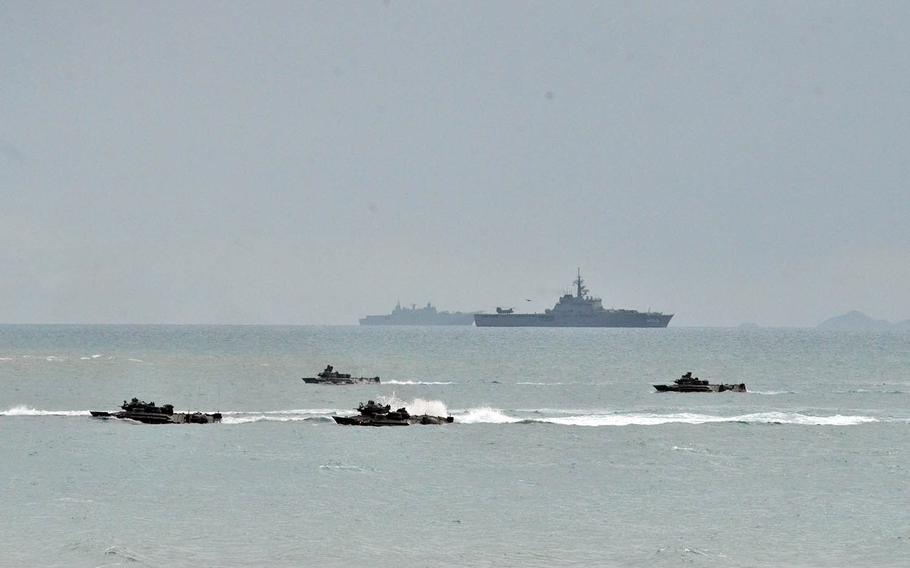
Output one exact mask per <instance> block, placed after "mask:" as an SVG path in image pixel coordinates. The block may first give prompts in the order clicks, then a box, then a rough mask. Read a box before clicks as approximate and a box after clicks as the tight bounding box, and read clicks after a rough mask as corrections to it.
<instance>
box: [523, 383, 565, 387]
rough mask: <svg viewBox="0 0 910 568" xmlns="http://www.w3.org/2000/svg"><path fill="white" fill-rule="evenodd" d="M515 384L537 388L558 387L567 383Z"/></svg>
mask: <svg viewBox="0 0 910 568" xmlns="http://www.w3.org/2000/svg"><path fill="white" fill-rule="evenodd" d="M515 384H516V385H531V386H535V387H555V386H558V385H564V384H566V383H527V382H521V383H515Z"/></svg>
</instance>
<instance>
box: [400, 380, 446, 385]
mask: <svg viewBox="0 0 910 568" xmlns="http://www.w3.org/2000/svg"><path fill="white" fill-rule="evenodd" d="M382 384H384V385H454V384H455V383H453V382H452V381H383V382H382Z"/></svg>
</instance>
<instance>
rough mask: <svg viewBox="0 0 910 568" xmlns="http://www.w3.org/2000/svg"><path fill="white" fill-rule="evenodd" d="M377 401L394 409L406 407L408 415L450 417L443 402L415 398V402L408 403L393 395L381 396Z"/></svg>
mask: <svg viewBox="0 0 910 568" xmlns="http://www.w3.org/2000/svg"><path fill="white" fill-rule="evenodd" d="M376 401H377V402H379V403H380V404H388V405H389V406H391V407H392V408H393V409H396V408H401V407H404V408H406V409H407V411H408V413H410V414H412V415H414V416H417V415H420V414H429V415H430V416H448V415H449V409H448V408H447V407H446V405H445V403H444V402H442V401H441V400H424V399H422V398H415V399H414V400H412V401H410V402H407V401H404V400H401V399H400V398H398V397H396V396H395V395H394V394H393V395H391V396H380V397H378V398H377V399H376Z"/></svg>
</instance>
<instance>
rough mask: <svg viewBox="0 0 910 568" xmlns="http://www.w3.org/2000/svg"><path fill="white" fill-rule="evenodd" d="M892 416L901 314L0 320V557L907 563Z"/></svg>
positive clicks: (908, 430) (903, 483) (212, 561)
mask: <svg viewBox="0 0 910 568" xmlns="http://www.w3.org/2000/svg"><path fill="white" fill-rule="evenodd" d="M327 363H332V364H334V365H335V366H336V367H337V368H338V369H340V370H344V371H350V372H353V373H354V374H364V375H370V376H372V375H376V374H378V375H381V376H382V380H383V383H382V384H381V385H364V386H318V385H306V384H304V383H303V381H301V380H300V377H302V376H305V375H312V374H313V373H314V372H316V371H317V370H319V369H321V368H322V367H324V366H325V365H326V364H327ZM686 370H692V371H694V372H695V373H696V374H697V375H700V376H701V377H702V378H708V379H712V380H715V381H718V382H721V381H722V382H728V383H740V382H742V383H746V385H747V387H748V389H749V391H750V392H747V393H722V394H673V393H668V394H658V393H656V392H654V389H653V388H652V387H651V385H652V384H654V383H663V382H669V381H671V380H672V379H673V378H675V377H678V376H679V375H680V374H681V373H682V372H684V371H686ZM132 396H137V397H139V398H142V399H145V400H154V401H156V402H158V403H159V404H163V403H166V402H171V403H173V404H174V405H175V406H176V407H177V408H178V409H182V410H205V411H221V412H222V413H223V414H224V422H223V423H222V424H216V425H186V426H148V425H140V424H134V423H131V422H129V421H117V420H97V419H92V418H91V417H90V416H88V411H89V410H94V409H98V410H113V409H116V407H117V406H118V404H119V403H120V401H121V400H123V399H125V398H129V397H132ZM367 399H377V400H381V401H384V402H389V403H391V404H393V405H395V404H399V405H401V404H403V405H406V406H407V407H408V408H409V410H411V411H412V412H430V413H432V414H446V413H448V414H451V415H453V416H454V417H455V419H456V422H455V423H454V424H452V425H446V426H412V427H408V428H355V427H342V426H337V425H335V424H334V423H333V421H332V420H331V416H332V415H333V414H352V413H353V410H352V409H353V407H355V406H357V404H358V403H359V402H361V401H364V400H367ZM908 435H910V334H908V333H835V332H821V331H816V330H783V329H756V330H733V329H682V328H680V329H675V328H669V329H664V330H612V329H490V328H486V329H476V328H455V327H453V328H439V327H425V328H422V327H412V328H395V327H387V328H382V327H370V328H358V327H259V326H249V327H243V326H235V327H207V326H180V327H169V326H0V479H2V480H3V483H2V484H0V504H2V506H3V513H2V515H0V565H2V566H22V565H37V566H118V565H130V566H160V565H164V564H167V565H172V566H185V565H191V564H193V565H205V566H215V565H217V566H260V565H272V566H312V565H321V566H350V565H351V564H352V563H355V562H364V561H367V562H368V563H369V564H376V565H384V564H389V563H394V564H399V563H402V564H405V565H414V566H440V565H442V566H565V565H581V564H586V565H596V566H679V565H694V566H781V565H789V566H845V565H851V564H852V565H858V566H907V565H910V514H908V512H907V511H908V509H907V505H908V503H910V473H908V472H910V438H908Z"/></svg>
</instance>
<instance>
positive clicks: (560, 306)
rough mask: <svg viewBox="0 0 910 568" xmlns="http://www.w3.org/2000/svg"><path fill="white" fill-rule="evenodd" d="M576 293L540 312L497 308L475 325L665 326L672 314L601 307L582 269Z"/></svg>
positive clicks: (562, 298)
mask: <svg viewBox="0 0 910 568" xmlns="http://www.w3.org/2000/svg"><path fill="white" fill-rule="evenodd" d="M573 284H575V295H574V296H573V295H572V294H565V295H563V296H562V297H561V298H559V301H557V302H556V305H555V306H553V309H551V310H545V311H544V313H542V314H516V313H514V310H513V309H511V308H509V309H504V308H496V313H495V314H475V315H474V323H475V324H476V325H477V327H667V324H668V323H670V318H672V317H673V314H663V313H660V312H639V311H637V310H622V309H620V310H617V309H606V308H604V307H603V304H602V301H601V299H600V298H594V297H592V296H588V289H587V288H585V285H584V280H582V278H581V269H579V270H578V277H577V278H576V279H575V282H573Z"/></svg>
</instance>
